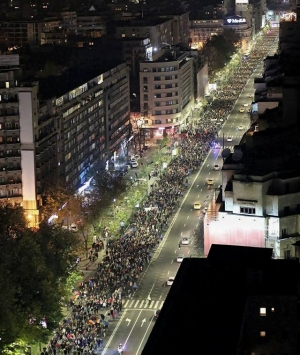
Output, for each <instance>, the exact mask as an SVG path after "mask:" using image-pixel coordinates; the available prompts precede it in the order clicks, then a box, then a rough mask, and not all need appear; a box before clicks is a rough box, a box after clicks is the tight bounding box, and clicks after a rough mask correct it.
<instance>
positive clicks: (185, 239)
mask: <svg viewBox="0 0 300 355" xmlns="http://www.w3.org/2000/svg"><path fill="white" fill-rule="evenodd" d="M189 244H190V240H189V239H188V238H182V239H181V241H180V245H189Z"/></svg>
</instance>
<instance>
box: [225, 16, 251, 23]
mask: <svg viewBox="0 0 300 355" xmlns="http://www.w3.org/2000/svg"><path fill="white" fill-rule="evenodd" d="M246 22H247V20H246V19H245V17H232V18H227V19H226V24H227V25H239V24H243V23H246Z"/></svg>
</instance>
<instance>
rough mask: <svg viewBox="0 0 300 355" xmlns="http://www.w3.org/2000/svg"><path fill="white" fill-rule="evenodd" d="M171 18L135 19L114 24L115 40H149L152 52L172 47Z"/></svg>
mask: <svg viewBox="0 0 300 355" xmlns="http://www.w3.org/2000/svg"><path fill="white" fill-rule="evenodd" d="M172 22H173V19H172V18H143V17H140V18H135V19H134V20H132V21H118V22H116V23H115V35H116V37H117V38H132V37H137V38H149V39H150V43H151V45H152V47H153V51H154V52H156V51H159V50H160V49H161V48H162V47H164V46H166V45H172V44H173V43H174V42H173V36H172Z"/></svg>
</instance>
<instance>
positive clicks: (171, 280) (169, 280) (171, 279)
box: [167, 276, 175, 286]
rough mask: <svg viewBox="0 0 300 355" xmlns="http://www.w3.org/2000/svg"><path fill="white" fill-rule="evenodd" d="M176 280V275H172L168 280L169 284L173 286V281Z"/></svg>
mask: <svg viewBox="0 0 300 355" xmlns="http://www.w3.org/2000/svg"><path fill="white" fill-rule="evenodd" d="M174 280H175V277H174V276H170V277H169V278H168V280H167V286H172V285H173V282H174Z"/></svg>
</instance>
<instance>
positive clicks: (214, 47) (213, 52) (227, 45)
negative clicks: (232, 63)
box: [203, 29, 240, 76]
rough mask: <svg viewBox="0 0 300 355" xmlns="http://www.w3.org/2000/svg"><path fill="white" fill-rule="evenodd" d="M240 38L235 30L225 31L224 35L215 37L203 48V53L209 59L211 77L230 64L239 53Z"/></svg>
mask: <svg viewBox="0 0 300 355" xmlns="http://www.w3.org/2000/svg"><path fill="white" fill-rule="evenodd" d="M239 42H240V36H239V35H238V33H237V32H236V31H234V30H233V29H224V31H223V33H222V34H221V35H218V36H213V37H212V38H211V39H209V40H208V41H207V42H206V44H205V45H204V47H203V53H204V55H206V57H207V59H208V63H209V66H208V73H209V75H210V76H213V75H215V73H216V72H217V71H218V70H220V69H222V68H223V67H224V66H225V64H226V63H228V62H229V60H230V57H231V56H232V55H233V54H234V53H235V52H236V51H237V49H238V46H239Z"/></svg>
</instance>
